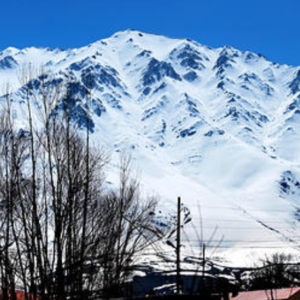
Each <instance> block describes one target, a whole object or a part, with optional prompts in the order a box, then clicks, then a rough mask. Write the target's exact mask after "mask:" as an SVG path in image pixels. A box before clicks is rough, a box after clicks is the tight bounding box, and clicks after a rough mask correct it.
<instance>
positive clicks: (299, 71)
mask: <svg viewBox="0 0 300 300" xmlns="http://www.w3.org/2000/svg"><path fill="white" fill-rule="evenodd" d="M28 66H30V68H31V69H32V74H35V75H33V77H34V80H33V82H34V84H36V86H39V84H41V81H42V80H45V82H47V83H48V84H49V85H57V84H59V83H60V82H66V81H70V78H71V81H72V84H73V85H74V90H75V93H76V99H75V101H74V103H72V105H73V106H74V119H73V120H74V122H77V123H78V125H79V127H80V128H81V129H84V127H85V126H86V107H85V101H86V99H84V98H82V97H81V96H80V95H81V94H82V93H83V91H84V88H85V86H86V85H88V84H91V85H92V101H91V109H92V117H91V131H92V137H93V142H94V143H95V145H96V146H98V145H104V146H105V147H106V149H108V151H109V152H110V153H111V157H112V164H111V166H110V175H109V180H110V181H112V182H113V181H115V180H116V172H115V166H116V165H117V163H118V157H119V154H120V152H122V151H127V152H130V153H131V154H132V156H133V159H134V164H135V168H136V170H137V171H138V172H139V174H140V176H141V180H142V184H143V187H144V189H145V190H146V191H147V192H149V193H157V194H159V195H160V197H161V206H162V211H163V213H162V214H161V216H158V219H161V220H165V219H166V216H168V214H174V212H175V208H176V198H177V196H181V198H182V201H183V202H184V204H185V205H186V206H188V207H189V209H190V210H191V213H192V218H193V226H192V225H191V224H189V225H187V226H186V228H185V230H184V231H185V232H186V234H185V237H184V239H185V242H184V244H185V248H184V251H186V253H191V252H192V251H196V253H198V252H199V249H198V248H199V237H201V238H202V239H203V240H204V242H206V244H208V245H207V249H208V255H212V256H219V257H223V258H225V259H227V260H229V261H230V263H232V264H239V265H249V263H250V264H251V262H252V261H253V260H254V258H255V257H257V256H259V257H263V256H264V255H265V253H270V252H273V251H288V252H294V253H296V254H297V253H298V250H297V249H298V248H299V245H300V234H299V233H298V231H299V222H298V220H299V216H300V215H299V212H300V200H299V196H300V183H299V182H300V169H299V165H300V156H299V153H300V131H299V129H300V122H299V121H300V67H292V66H287V65H279V64H276V63H274V62H270V61H268V59H267V58H265V57H264V56H262V55H260V54H255V53H251V52H248V51H239V50H236V49H233V48H232V47H229V46H225V47H222V48H218V49H212V48H209V47H207V46H204V45H201V44H199V43H197V42H195V41H191V40H187V39H184V40H183V39H173V38H168V37H165V36H159V35H153V34H146V33H142V32H139V31H135V30H126V31H123V32H118V33H116V34H114V35H113V36H112V37H110V38H108V39H104V40H100V41H98V42H95V43H93V44H91V45H88V46H86V47H83V48H80V49H68V50H62V49H54V50H53V49H49V48H34V47H32V48H26V49H22V50H19V49H15V48H8V49H6V50H4V51H2V52H0V86H3V89H0V95H4V94H5V93H6V92H7V83H9V85H10V86H9V92H10V93H11V94H12V103H13V104H12V105H13V114H14V118H15V120H16V123H17V124H18V125H19V126H20V127H25V126H26V97H25V93H24V86H23V83H22V80H20V78H21V77H22V76H21V75H22V72H23V71H22V70H24V68H25V69H26V68H27V69H28ZM41 68H42V70H43V71H42V72H45V73H46V74H47V76H46V77H44V79H42V77H39V76H38V74H41V71H40V69H41ZM50 74H51V75H50ZM33 95H34V91H33ZM34 99H35V97H34V96H32V99H31V100H32V101H33V103H34V107H35V114H34V118H35V122H36V124H38V123H39V110H38V103H37V102H36V101H35V100H34ZM2 101H3V98H2ZM70 105H71V104H70ZM58 108H60V109H62V106H59V105H58ZM162 222H163V221H162ZM201 224H202V225H201ZM216 226H218V228H217V230H216ZM201 228H202V229H201ZM221 240H222V242H221V243H219V242H220V241H221ZM189 245H191V246H193V247H189ZM216 245H219V248H218V249H216ZM200 246H201V245H200ZM171 251H172V250H171Z"/></svg>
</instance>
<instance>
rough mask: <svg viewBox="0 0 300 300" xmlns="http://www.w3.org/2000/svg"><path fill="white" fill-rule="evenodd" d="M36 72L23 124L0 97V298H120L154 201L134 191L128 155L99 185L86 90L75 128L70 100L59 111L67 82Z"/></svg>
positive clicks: (143, 243)
mask: <svg viewBox="0 0 300 300" xmlns="http://www.w3.org/2000/svg"><path fill="white" fill-rule="evenodd" d="M43 80H45V76H43V75H42V76H40V77H39V84H38V85H36V84H34V81H33V80H28V81H26V82H25V83H24V90H23V96H24V95H25V103H26V114H27V116H26V117H27V118H26V119H27V120H28V123H27V125H26V128H23V129H20V128H19V127H17V126H16V124H15V123H16V120H15V119H14V118H13V108H12V103H13V101H12V99H11V95H10V93H9V90H7V93H6V95H5V97H2V100H1V103H2V104H3V109H2V110H1V116H0V155H1V159H0V278H1V281H0V283H1V290H2V292H1V297H2V299H4V300H6V299H13V300H15V299H16V291H17V290H22V291H23V292H24V297H25V299H26V300H29V299H30V300H31V299H33V300H36V299H42V300H43V299H47V300H48V299H49V300H50V299H55V300H64V299H72V300H75V299H96V298H97V297H109V296H110V297H111V296H114V297H117V296H121V295H122V293H123V291H122V286H123V284H124V283H125V282H126V281H127V280H128V279H129V278H130V274H131V271H132V265H133V258H134V257H135V255H137V254H138V253H139V252H140V251H142V250H143V249H145V248H146V247H148V246H149V245H150V244H152V243H154V242H155V241H156V240H158V239H160V238H161V235H160V234H161V233H159V232H158V230H157V229H156V228H155V227H154V225H153V215H154V211H155V206H156V203H157V201H156V199H154V198H148V199H146V200H145V199H141V197H140V193H139V185H138V181H137V180H136V179H135V178H133V177H132V175H131V166H130V159H129V158H127V157H123V158H122V161H121V164H120V184H119V187H118V188H115V189H111V190H108V189H107V187H106V185H105V174H104V166H105V165H106V163H107V161H108V159H107V156H106V155H105V153H104V151H102V150H99V149H98V148H95V147H93V146H91V142H90V128H89V124H90V119H89V117H90V111H89V110H90V102H91V93H90V90H89V88H88V87H85V93H84V96H83V97H84V98H85V100H84V101H85V103H86V104H85V111H86V130H84V131H83V130H80V131H79V130H78V128H77V127H76V125H75V123H76V122H73V114H74V109H76V107H75V108H74V106H71V105H66V106H64V107H60V109H58V107H59V103H61V101H62V99H63V102H64V103H72V101H73V102H74V91H73V88H72V84H70V83H67V84H65V86H62V84H61V83H58V84H56V85H51V84H49V83H48V82H46V81H43ZM32 99H34V101H33V100H32ZM33 106H34V108H33ZM36 110H38V118H39V122H38V126H37V122H36V119H35V118H34V117H36ZM33 111H34V113H33ZM24 117H25V116H24Z"/></svg>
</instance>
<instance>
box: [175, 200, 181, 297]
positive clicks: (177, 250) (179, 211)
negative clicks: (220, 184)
mask: <svg viewBox="0 0 300 300" xmlns="http://www.w3.org/2000/svg"><path fill="white" fill-rule="evenodd" d="M180 231H181V199H180V197H178V199H177V245H176V270H177V294H178V295H179V294H181V280H180V242H181V236H180Z"/></svg>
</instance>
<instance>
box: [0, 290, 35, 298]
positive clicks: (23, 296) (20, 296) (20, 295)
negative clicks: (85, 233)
mask: <svg viewBox="0 0 300 300" xmlns="http://www.w3.org/2000/svg"><path fill="white" fill-rule="evenodd" d="M0 293H1V292H0ZM9 298H11V295H10V294H9ZM36 298H37V300H40V296H39V295H37V297H36ZM1 299H2V293H1V294H0V300H1ZM16 299H17V300H26V297H25V293H24V292H23V291H16ZM28 299H30V300H34V297H33V295H31V296H30V294H28Z"/></svg>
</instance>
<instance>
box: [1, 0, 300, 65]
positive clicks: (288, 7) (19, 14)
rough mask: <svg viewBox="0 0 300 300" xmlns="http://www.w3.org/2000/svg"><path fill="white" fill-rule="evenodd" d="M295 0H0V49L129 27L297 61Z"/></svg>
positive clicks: (76, 41)
mask: <svg viewBox="0 0 300 300" xmlns="http://www.w3.org/2000/svg"><path fill="white" fill-rule="evenodd" d="M299 14H300V1H299V0H181V1H179V0H84V1H83V0H60V1H59V0H51V1H50V0H1V2H0V49H4V48H6V47H8V46H14V47H17V48H23V47H28V46H40V47H44V46H45V47H46V46H49V47H52V48H55V47H61V48H70V47H80V46H85V45H87V44H89V43H91V42H93V41H96V40H99V39H101V38H105V37H108V36H110V35H112V34H113V33H115V32H116V31H120V30H125V29H128V28H133V29H138V30H141V31H146V32H152V33H157V34H164V35H168V36H171V37H183V38H191V39H194V40H197V41H198V42H200V43H202V44H205V45H208V46H211V47H220V46H223V45H231V46H233V47H235V48H238V49H241V50H251V51H254V52H259V53H262V54H264V55H266V56H267V57H268V58H269V59H270V60H272V61H276V62H279V63H286V64H291V65H300V22H299Z"/></svg>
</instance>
